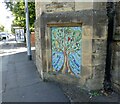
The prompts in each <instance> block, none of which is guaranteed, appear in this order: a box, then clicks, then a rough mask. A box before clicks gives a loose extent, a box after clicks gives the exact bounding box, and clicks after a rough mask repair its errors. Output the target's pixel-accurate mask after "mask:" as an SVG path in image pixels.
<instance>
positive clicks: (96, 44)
mask: <svg viewBox="0 0 120 104" xmlns="http://www.w3.org/2000/svg"><path fill="white" fill-rule="evenodd" d="M106 48H107V42H106V40H105V39H92V52H93V53H97V54H105V53H106Z"/></svg>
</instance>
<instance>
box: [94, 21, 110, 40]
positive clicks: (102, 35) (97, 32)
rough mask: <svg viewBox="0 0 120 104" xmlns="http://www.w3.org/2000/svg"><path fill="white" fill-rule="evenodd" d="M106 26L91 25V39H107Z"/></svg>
mask: <svg viewBox="0 0 120 104" xmlns="http://www.w3.org/2000/svg"><path fill="white" fill-rule="evenodd" d="M107 30H108V28H107V25H106V26H104V25H102V24H98V23H95V24H94V25H93V39H107V34H108V33H107Z"/></svg>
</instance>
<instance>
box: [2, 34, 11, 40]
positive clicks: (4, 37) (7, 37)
mask: <svg viewBox="0 0 120 104" xmlns="http://www.w3.org/2000/svg"><path fill="white" fill-rule="evenodd" d="M8 35H9V34H8V33H5V32H1V33H0V40H7V39H9V36H8Z"/></svg>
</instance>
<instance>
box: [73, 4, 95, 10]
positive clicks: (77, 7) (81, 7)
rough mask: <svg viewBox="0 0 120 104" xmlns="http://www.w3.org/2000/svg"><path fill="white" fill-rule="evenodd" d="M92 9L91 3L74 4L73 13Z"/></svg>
mask: <svg viewBox="0 0 120 104" xmlns="http://www.w3.org/2000/svg"><path fill="white" fill-rule="evenodd" d="M87 9H93V3H92V2H75V11H80V10H87Z"/></svg>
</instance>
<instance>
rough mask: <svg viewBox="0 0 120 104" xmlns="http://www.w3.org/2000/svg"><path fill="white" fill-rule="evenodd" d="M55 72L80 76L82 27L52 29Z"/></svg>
mask: <svg viewBox="0 0 120 104" xmlns="http://www.w3.org/2000/svg"><path fill="white" fill-rule="evenodd" d="M51 34H52V67H53V71H56V72H62V73H69V74H74V75H76V76H78V75H79V74H80V69H81V43H82V42H81V41H82V30H81V27H52V28H51Z"/></svg>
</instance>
